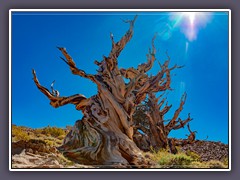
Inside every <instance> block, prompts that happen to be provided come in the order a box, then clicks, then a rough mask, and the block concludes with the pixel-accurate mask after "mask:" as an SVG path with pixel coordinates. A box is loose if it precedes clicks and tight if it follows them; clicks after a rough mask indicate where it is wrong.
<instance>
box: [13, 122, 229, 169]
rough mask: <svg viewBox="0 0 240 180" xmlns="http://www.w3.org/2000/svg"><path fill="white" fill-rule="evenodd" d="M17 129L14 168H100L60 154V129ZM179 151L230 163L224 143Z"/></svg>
mask: <svg viewBox="0 0 240 180" xmlns="http://www.w3.org/2000/svg"><path fill="white" fill-rule="evenodd" d="M49 129H50V130H49ZM13 130H14V131H13V133H12V151H11V152H12V157H11V158H12V168H99V167H93V166H86V165H81V164H77V163H74V162H72V161H70V160H68V159H66V158H65V157H64V156H63V155H62V154H61V153H59V152H58V150H57V149H56V147H59V146H60V145H61V142H62V140H63V139H62V138H63V137H65V134H62V133H57V132H58V129H54V128H48V129H46V128H45V129H43V130H39V129H38V130H33V129H29V128H19V127H16V126H14V128H13ZM46 132H47V133H46ZM53 132H54V133H53ZM59 132H60V131H59ZM61 132H62V131H61ZM64 133H67V131H66V132H64ZM178 148H179V149H180V151H181V152H184V153H186V155H189V156H193V155H194V154H195V155H197V157H198V159H199V162H210V161H212V160H217V161H221V162H224V161H228V145H225V144H223V143H221V142H212V141H200V140H196V141H195V142H194V143H192V144H187V145H184V146H183V147H178Z"/></svg>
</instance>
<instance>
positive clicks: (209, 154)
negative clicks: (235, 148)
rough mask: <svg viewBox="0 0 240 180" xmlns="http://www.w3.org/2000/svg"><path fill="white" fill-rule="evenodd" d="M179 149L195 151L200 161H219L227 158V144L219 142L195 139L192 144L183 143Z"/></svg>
mask: <svg viewBox="0 0 240 180" xmlns="http://www.w3.org/2000/svg"><path fill="white" fill-rule="evenodd" d="M181 149H182V150H183V151H184V152H187V151H192V152H195V153H197V154H198V155H199V156H200V160H201V161H211V160H218V161H221V160H223V159H224V158H228V145H226V144H223V143H221V142H213V141H200V140H197V141H195V142H194V143H192V144H186V145H184V146H183V147H181Z"/></svg>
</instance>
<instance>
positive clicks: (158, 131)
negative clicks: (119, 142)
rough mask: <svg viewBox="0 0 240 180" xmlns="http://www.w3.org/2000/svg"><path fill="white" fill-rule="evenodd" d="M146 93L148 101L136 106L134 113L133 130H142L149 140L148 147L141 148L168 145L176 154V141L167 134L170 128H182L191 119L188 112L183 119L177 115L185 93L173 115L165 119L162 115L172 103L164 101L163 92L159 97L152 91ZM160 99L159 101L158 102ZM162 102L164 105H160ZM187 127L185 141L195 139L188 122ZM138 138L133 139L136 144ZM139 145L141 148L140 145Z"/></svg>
mask: <svg viewBox="0 0 240 180" xmlns="http://www.w3.org/2000/svg"><path fill="white" fill-rule="evenodd" d="M148 95H149V96H148V101H147V102H146V104H145V105H141V106H140V108H139V107H138V109H137V111H136V112H135V114H134V119H135V132H137V130H141V131H143V132H144V133H145V136H147V139H148V141H149V144H148V145H149V147H148V148H147V147H146V146H144V149H143V150H146V149H148V150H150V147H152V148H153V149H154V150H156V151H158V150H159V149H161V148H167V147H169V148H170V151H171V152H172V153H174V154H176V153H177V149H176V148H175V144H176V142H175V141H174V140H173V139H169V138H168V135H169V133H170V131H171V130H177V129H180V128H183V127H184V126H185V125H186V124H188V123H189V122H190V121H191V120H192V118H191V117H190V114H189V115H188V118H187V119H185V120H181V118H179V115H180V113H181V111H182V110H183V106H184V104H185V101H186V97H187V95H186V93H184V94H183V96H182V98H181V102H180V105H179V108H178V109H177V110H176V111H175V113H174V115H173V117H172V118H171V119H170V120H167V121H166V120H165V118H164V115H165V114H167V113H168V112H169V110H170V109H171V107H172V105H168V103H167V102H166V103H165V101H166V98H163V95H164V94H162V95H161V96H160V97H159V98H157V97H156V96H155V94H153V93H149V94H148ZM160 99H161V101H160V102H159V100H160ZM164 104H165V106H164V107H162V106H163V105H164ZM141 116H142V117H141ZM166 122H167V123H166ZM187 127H188V130H189V132H190V135H189V136H188V139H187V140H186V142H187V143H192V142H193V141H194V140H195V132H192V131H191V130H190V127H189V124H188V126H187ZM139 139H140V138H139V137H138V138H135V139H134V140H135V142H136V144H139V142H137V141H139ZM177 144H179V143H177ZM139 147H140V148H141V149H142V147H141V146H139Z"/></svg>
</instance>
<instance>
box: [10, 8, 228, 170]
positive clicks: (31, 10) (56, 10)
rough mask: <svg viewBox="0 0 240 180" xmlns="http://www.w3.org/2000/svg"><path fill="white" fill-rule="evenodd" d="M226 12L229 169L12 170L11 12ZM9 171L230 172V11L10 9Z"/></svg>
mask: <svg viewBox="0 0 240 180" xmlns="http://www.w3.org/2000/svg"><path fill="white" fill-rule="evenodd" d="M90 11H92V12H154V11H156V12H179V11H184V12H189V11H193V12H194V11H198V12H206V11H209V12H228V18H229V19H228V22H229V24H228V25H229V29H228V30H229V41H228V42H229V49H228V52H229V56H228V62H229V65H228V67H229V69H228V77H229V79H228V81H229V82H228V95H229V96H228V97H229V99H228V113H229V115H228V116H229V119H228V120H229V122H228V125H229V132H228V139H229V142H228V145H229V168H228V169H97V168H96V169H87V168H86V169H78V168H76V169H67V168H64V169H63V168H59V169H15V168H14V169H13V168H12V162H11V161H12V158H11V156H12V155H11V149H12V147H11V144H12V143H11V136H12V128H11V127H12V123H11V122H12V108H11V106H12V99H11V98H12V97H11V96H12V89H11V88H12V84H11V80H12V77H11V74H12V71H11V70H12V68H11V67H12V56H11V55H12V49H11V48H12V44H11V42H12V36H11V35H12V12H90ZM9 171H231V10H230V9H10V10H9Z"/></svg>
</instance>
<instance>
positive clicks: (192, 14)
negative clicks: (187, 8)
mask: <svg viewBox="0 0 240 180" xmlns="http://www.w3.org/2000/svg"><path fill="white" fill-rule="evenodd" d="M182 16H183V17H185V18H188V19H189V22H190V24H191V25H194V21H195V17H196V12H183V13H182Z"/></svg>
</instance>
